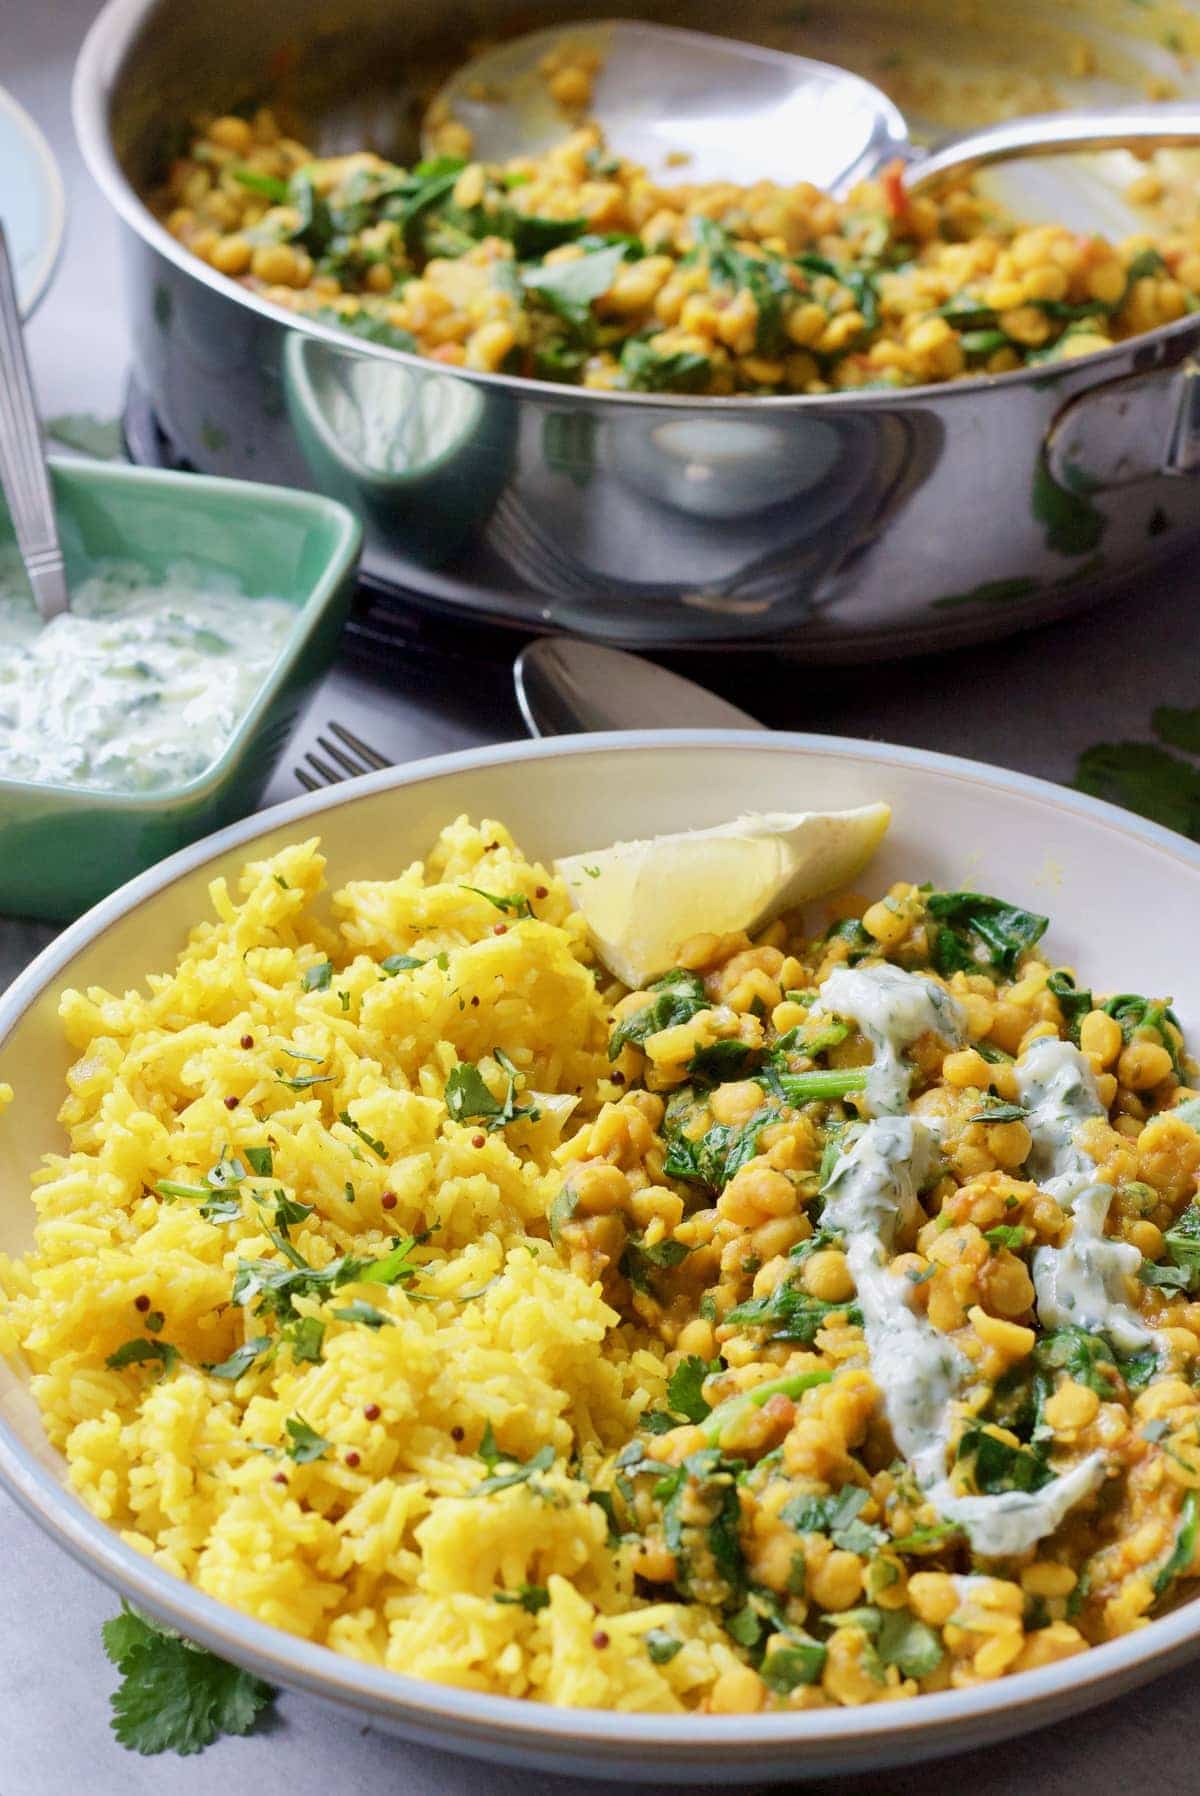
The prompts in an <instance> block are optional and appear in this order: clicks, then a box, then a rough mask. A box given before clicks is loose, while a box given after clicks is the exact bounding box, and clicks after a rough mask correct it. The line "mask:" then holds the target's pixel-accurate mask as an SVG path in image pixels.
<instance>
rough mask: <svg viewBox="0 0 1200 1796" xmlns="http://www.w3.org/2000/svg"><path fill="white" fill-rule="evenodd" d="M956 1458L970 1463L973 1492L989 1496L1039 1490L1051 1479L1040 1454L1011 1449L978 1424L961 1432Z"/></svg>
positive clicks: (1048, 1469)
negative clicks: (976, 1491) (998, 1493)
mask: <svg viewBox="0 0 1200 1796" xmlns="http://www.w3.org/2000/svg"><path fill="white" fill-rule="evenodd" d="M956 1457H957V1458H958V1460H959V1461H960V1462H961V1461H963V1460H971V1461H972V1462H973V1464H972V1476H973V1479H974V1484H975V1488H976V1490H979V1491H983V1492H985V1493H986V1494H987V1495H989V1496H991V1495H994V1494H996V1493H997V1492H999V1491H1010V1490H1019V1491H1034V1490H1041V1488H1042V1486H1043V1485H1045V1484H1049V1482H1050V1480H1051V1479H1052V1478H1053V1476H1054V1473H1053V1472H1052V1471H1051V1470H1050V1467H1049V1466H1048V1465H1047V1463H1046V1460H1045V1458H1044V1457H1043V1455H1042V1454H1041V1453H1039V1452H1037V1451H1036V1450H1033V1449H1031V1448H1028V1447H1014V1446H1013V1445H1012V1444H1011V1442H1009V1441H1005V1440H1001V1438H1000V1436H999V1435H997V1434H993V1433H992V1432H991V1430H990V1429H988V1428H984V1427H981V1426H980V1425H979V1424H978V1423H969V1424H968V1425H967V1427H966V1428H964V1430H963V1432H962V1436H961V1438H960V1440H959V1443H958V1453H957V1456H956Z"/></svg>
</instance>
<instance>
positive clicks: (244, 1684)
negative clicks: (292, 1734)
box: [102, 1603, 275, 1756]
mask: <svg viewBox="0 0 1200 1796" xmlns="http://www.w3.org/2000/svg"><path fill="white" fill-rule="evenodd" d="M102 1637H103V1641H104V1650H105V1653H106V1654H107V1655H108V1657H109V1659H110V1660H111V1661H112V1663H113V1664H114V1665H115V1666H116V1667H117V1670H118V1671H119V1672H120V1674H121V1682H120V1684H119V1685H118V1687H117V1689H116V1690H115V1691H114V1693H113V1695H112V1696H111V1698H110V1699H109V1700H110V1703H111V1706H112V1723H111V1725H112V1730H113V1733H114V1734H115V1735H116V1737H117V1739H118V1740H119V1741H120V1742H121V1745H122V1746H127V1747H129V1748H130V1750H131V1751H133V1752H140V1753H143V1754H145V1755H147V1756H150V1755H152V1754H155V1753H159V1752H177V1753H179V1754H180V1755H181V1756H187V1755H188V1754H190V1753H196V1752H203V1750H204V1748H205V1747H206V1746H211V1745H212V1743H213V1741H214V1740H216V1739H217V1738H218V1737H219V1736H220V1735H221V1734H248V1733H249V1732H250V1730H251V1729H252V1728H253V1726H254V1725H255V1722H256V1721H257V1720H258V1717H259V1716H260V1714H261V1713H262V1711H263V1710H264V1709H265V1708H267V1707H268V1706H269V1704H271V1703H273V1702H274V1700H275V1691H274V1690H273V1689H272V1688H271V1686H270V1685H269V1684H264V1683H263V1681H262V1679H261V1678H256V1677H254V1676H253V1675H252V1674H251V1673H250V1672H248V1671H243V1670H242V1669H241V1668H240V1667H239V1666H237V1665H229V1664H226V1662H225V1660H223V1659H218V1658H217V1657H216V1656H215V1654H213V1653H210V1652H207V1651H206V1650H205V1649H204V1648H203V1647H201V1646H194V1645H193V1644H192V1642H191V1641H190V1640H185V1639H183V1637H182V1635H179V1634H176V1633H175V1632H174V1631H173V1630H171V1629H168V1628H163V1627H160V1626H159V1625H158V1624H157V1623H156V1622H152V1621H150V1620H149V1618H148V1617H146V1616H144V1615H142V1614H141V1613H140V1612H139V1611H138V1610H136V1609H132V1608H131V1607H130V1606H129V1604H128V1603H122V1605H121V1613H120V1614H119V1615H115V1616H113V1618H112V1619H111V1621H106V1622H105V1624H104V1627H103V1629H102Z"/></svg>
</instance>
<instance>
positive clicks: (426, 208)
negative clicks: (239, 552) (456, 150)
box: [383, 156, 467, 251]
mask: <svg viewBox="0 0 1200 1796" xmlns="http://www.w3.org/2000/svg"><path fill="white" fill-rule="evenodd" d="M466 166H467V165H466V163H465V161H463V159H462V157H460V156H433V157H431V158H430V159H429V160H428V161H426V162H418V163H417V166H416V167H415V168H414V169H413V170H412V172H411V174H408V175H405V176H403V177H402V178H401V179H400V180H399V181H398V182H397V183H396V185H395V188H394V189H393V191H392V192H391V193H390V194H389V195H388V196H387V197H386V198H385V200H384V204H383V215H384V217H386V218H394V219H396V220H397V221H398V222H399V225H400V228H401V230H402V231H403V233H404V242H405V246H406V247H407V248H408V249H409V250H410V251H413V250H417V249H419V248H420V246H421V234H422V231H423V229H424V227H425V223H426V220H427V215H428V214H429V213H430V212H432V211H433V210H434V209H435V208H436V207H438V206H440V205H441V204H442V202H443V201H444V200H448V199H449V197H450V195H451V194H452V193H453V191H454V187H455V184H456V182H457V180H458V177H459V175H461V173H462V171H463V169H464V168H465V167H466Z"/></svg>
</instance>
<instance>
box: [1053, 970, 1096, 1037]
mask: <svg viewBox="0 0 1200 1796" xmlns="http://www.w3.org/2000/svg"><path fill="white" fill-rule="evenodd" d="M1046 990H1047V991H1048V992H1051V993H1052V994H1053V996H1054V997H1056V998H1057V999H1058V1008H1059V1009H1060V1010H1061V1011H1062V1016H1063V1023H1064V1024H1065V1025H1066V1031H1067V1035H1068V1037H1069V1039H1070V1040H1071V1041H1073V1042H1074V1043H1075V1046H1076V1047H1078V1046H1079V1025H1080V1024H1081V1023H1082V1021H1083V1019H1084V1017H1085V1016H1087V1014H1088V1012H1089V1011H1090V1010H1091V1009H1092V1008H1093V1006H1092V994H1091V992H1090V991H1088V990H1086V988H1085V987H1083V986H1080V985H1076V983H1075V980H1074V978H1073V977H1072V976H1071V974H1070V973H1068V972H1066V971H1065V969H1064V968H1062V967H1059V968H1057V969H1056V970H1055V971H1054V972H1053V973H1051V975H1050V977H1049V979H1047V981H1046Z"/></svg>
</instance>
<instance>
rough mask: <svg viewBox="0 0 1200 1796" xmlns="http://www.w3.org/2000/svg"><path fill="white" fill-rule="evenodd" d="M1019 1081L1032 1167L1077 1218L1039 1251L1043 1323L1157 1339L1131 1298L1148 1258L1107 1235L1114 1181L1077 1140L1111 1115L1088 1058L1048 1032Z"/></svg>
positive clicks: (1118, 1342)
mask: <svg viewBox="0 0 1200 1796" xmlns="http://www.w3.org/2000/svg"><path fill="white" fill-rule="evenodd" d="M1017 1085H1018V1088H1019V1090H1020V1093H1021V1102H1022V1103H1023V1104H1024V1105H1025V1106H1026V1107H1027V1108H1028V1111H1029V1115H1028V1117H1027V1118H1026V1124H1025V1126H1026V1128H1027V1129H1028V1130H1029V1133H1030V1134H1031V1136H1032V1137H1033V1150H1032V1152H1031V1153H1030V1155H1029V1159H1028V1162H1027V1164H1026V1171H1027V1172H1028V1174H1029V1177H1030V1178H1032V1179H1036V1180H1037V1183H1038V1184H1039V1185H1040V1186H1041V1188H1042V1190H1043V1191H1045V1192H1047V1193H1048V1194H1049V1195H1050V1196H1051V1197H1054V1198H1056V1199H1057V1200H1058V1202H1059V1203H1060V1204H1061V1205H1062V1207H1063V1209H1064V1210H1067V1211H1069V1212H1070V1214H1071V1215H1072V1216H1073V1217H1074V1219H1075V1226H1074V1228H1073V1229H1072V1231H1071V1238H1070V1240H1069V1241H1067V1242H1066V1243H1065V1244H1064V1245H1063V1246H1062V1247H1039V1248H1038V1250H1037V1252H1036V1253H1035V1254H1034V1256H1033V1267H1032V1271H1033V1288H1034V1290H1035V1291H1036V1292H1037V1306H1038V1315H1039V1317H1040V1319H1041V1322H1042V1325H1043V1327H1045V1328H1066V1327H1069V1326H1072V1325H1073V1326H1075V1327H1076V1328H1086V1329H1087V1330H1088V1331H1089V1332H1090V1333H1093V1334H1096V1333H1103V1334H1106V1335H1107V1336H1108V1337H1109V1339H1110V1340H1111V1341H1112V1344H1113V1346H1114V1347H1115V1348H1116V1349H1117V1351H1118V1352H1120V1353H1133V1352H1135V1351H1136V1350H1137V1349H1138V1348H1139V1347H1145V1346H1147V1345H1150V1344H1151V1343H1158V1342H1159V1337H1158V1336H1157V1335H1156V1334H1155V1332H1154V1331H1153V1330H1152V1329H1149V1328H1147V1327H1146V1325H1145V1323H1144V1322H1143V1321H1142V1320H1141V1317H1140V1316H1138V1314H1137V1313H1136V1311H1135V1310H1134V1309H1133V1308H1132V1306H1131V1305H1130V1303H1129V1302H1128V1300H1127V1298H1126V1296H1125V1286H1126V1281H1127V1280H1128V1279H1130V1278H1133V1277H1136V1275H1137V1271H1138V1268H1139V1267H1140V1265H1141V1263H1142V1256H1141V1254H1140V1253H1139V1252H1138V1250H1137V1248H1136V1247H1134V1246H1133V1245H1132V1244H1131V1243H1130V1242H1128V1241H1112V1240H1110V1239H1109V1238H1108V1236H1107V1235H1106V1234H1105V1233H1104V1224H1105V1221H1106V1220H1107V1217H1108V1210H1109V1205H1110V1204H1111V1202H1112V1195H1113V1194H1112V1187H1111V1185H1101V1184H1098V1183H1097V1182H1096V1177H1095V1172H1096V1163H1095V1161H1094V1160H1093V1159H1092V1157H1091V1155H1090V1154H1088V1153H1086V1152H1085V1151H1084V1149H1083V1148H1081V1147H1080V1146H1079V1144H1078V1142H1077V1141H1076V1139H1075V1131H1076V1130H1077V1129H1078V1128H1079V1127H1080V1125H1081V1124H1083V1123H1085V1122H1088V1121H1089V1120H1091V1119H1093V1118H1096V1117H1102V1116H1103V1115H1104V1113H1105V1112H1104V1106H1103V1104H1102V1103H1101V1102H1100V1098H1099V1094H1098V1093H1097V1090H1096V1081H1095V1079H1094V1077H1093V1076H1092V1069H1091V1066H1090V1064H1089V1063H1088V1061H1087V1060H1086V1058H1085V1057H1084V1056H1083V1055H1082V1054H1081V1053H1080V1052H1079V1049H1078V1048H1075V1047H1072V1046H1071V1044H1070V1042H1066V1041H1057V1040H1055V1039H1053V1038H1052V1037H1047V1038H1046V1039H1045V1040H1044V1041H1035V1042H1034V1043H1033V1045H1032V1046H1031V1047H1030V1049H1029V1051H1028V1053H1027V1054H1026V1055H1025V1058H1024V1060H1022V1061H1021V1062H1020V1063H1019V1065H1018V1066H1017Z"/></svg>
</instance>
